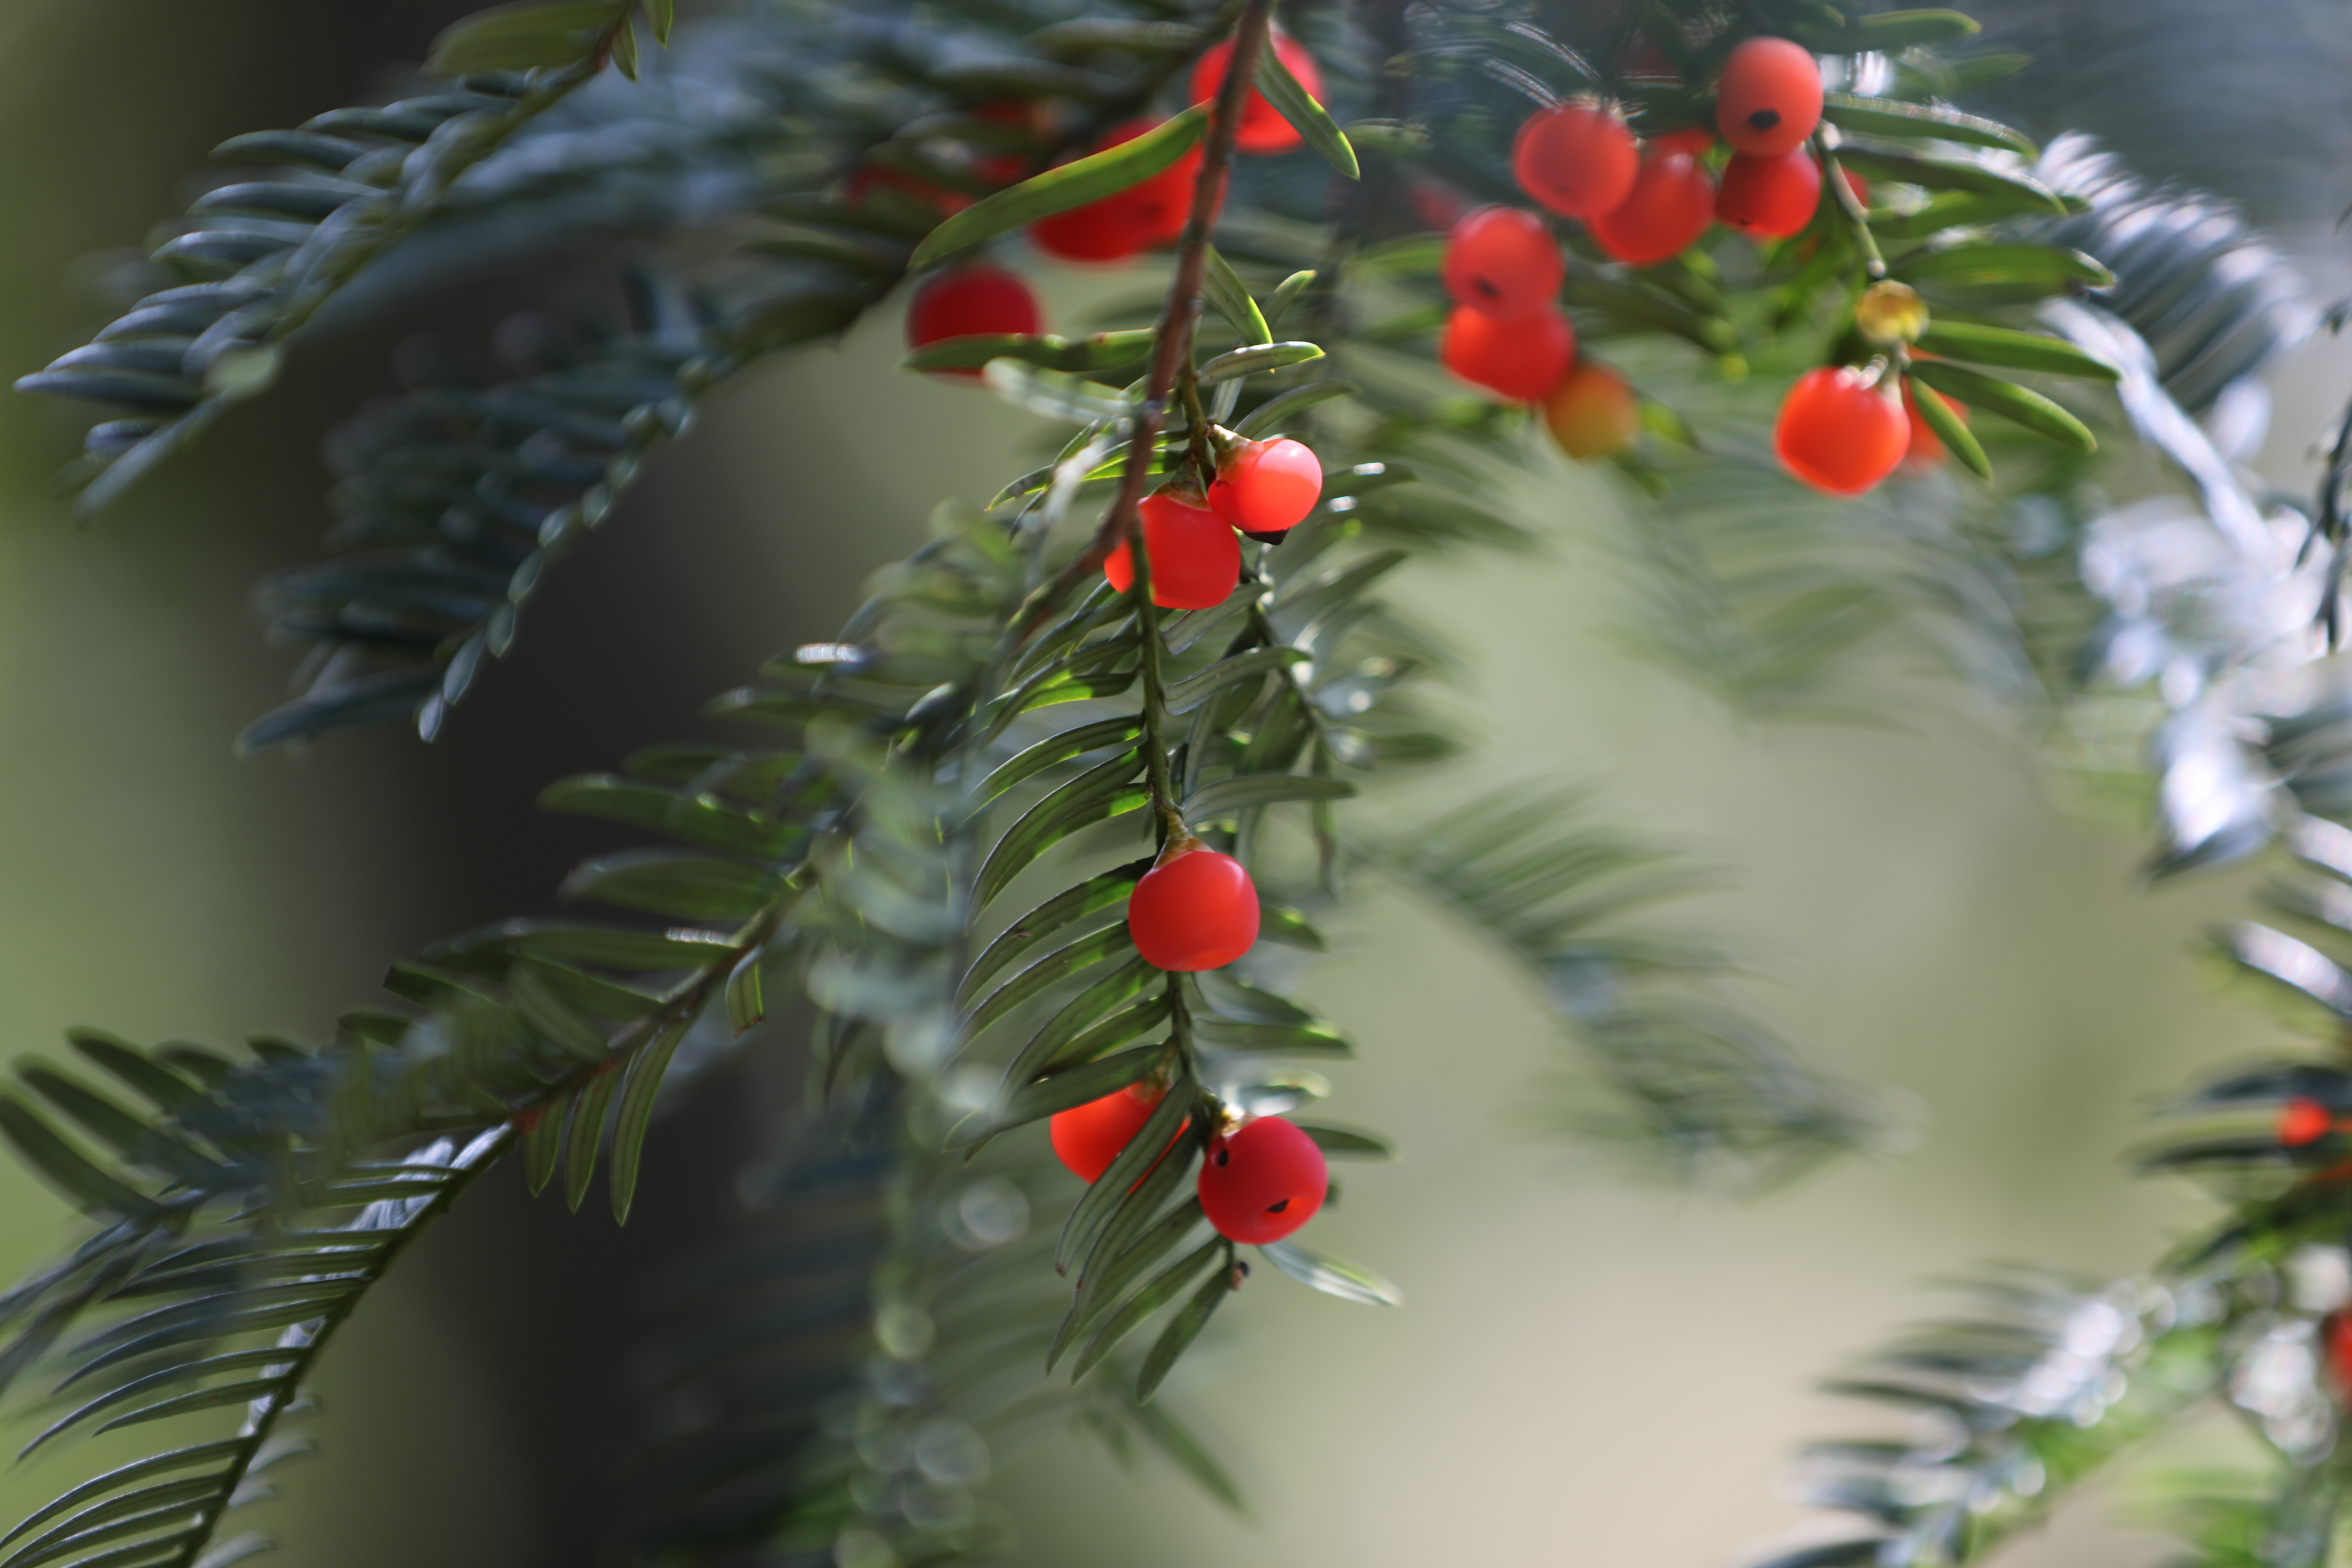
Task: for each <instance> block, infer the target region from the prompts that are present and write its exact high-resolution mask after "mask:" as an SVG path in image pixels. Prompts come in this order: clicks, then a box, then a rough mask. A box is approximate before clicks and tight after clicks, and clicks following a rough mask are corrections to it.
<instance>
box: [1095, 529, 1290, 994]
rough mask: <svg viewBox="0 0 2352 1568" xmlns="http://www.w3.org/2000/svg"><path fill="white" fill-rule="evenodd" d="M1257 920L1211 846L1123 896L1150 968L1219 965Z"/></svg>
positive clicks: (1161, 868) (1240, 876)
mask: <svg viewBox="0 0 2352 1568" xmlns="http://www.w3.org/2000/svg"><path fill="white" fill-rule="evenodd" d="M1219 526H1221V527H1222V526H1223V525H1222V524H1220V525H1219ZM1228 537H1231V536H1230V535H1228ZM1257 921H1258V910H1257V885H1256V884H1255V883H1254V882H1252V881H1251V880H1250V874H1249V872H1248V871H1247V870H1245V869H1244V868H1243V866H1242V863H1241V862H1240V861H1238V860H1236V859H1234V858H1233V857H1232V856H1230V855H1220V854H1218V853H1217V852H1216V851H1215V850H1213V849H1203V848H1193V849H1189V850H1186V851H1185V852H1183V853H1182V854H1180V855H1177V856H1175V857H1174V858H1171V859H1163V860H1162V861H1160V864H1159V865H1157V866H1154V867H1153V868H1151V869H1150V870H1149V871H1146V872H1145V873H1144V874H1143V876H1142V879H1140V880H1139V881H1138V882H1137V883H1136V884H1135V891H1134V892H1132V893H1129V895H1128V898H1127V930H1128V934H1129V936H1131V937H1133V938H1134V939H1135V951H1136V952H1139V953H1141V954H1142V955H1143V961H1144V962H1145V963H1149V964H1150V965H1151V966H1152V967H1153V968H1155V969H1171V970H1180V971H1184V972H1188V973H1189V972H1192V971H1195V970H1202V969H1223V967H1224V966H1225V965H1226V964H1228V963H1232V962H1233V961H1234V959H1236V958H1239V957H1240V956H1241V955H1242V954H1243V953H1245V952H1248V951H1249V950H1250V948H1251V946H1252V945H1253V944H1254V943H1255V942H1256V941H1257Z"/></svg>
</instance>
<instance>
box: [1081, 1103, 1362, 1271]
mask: <svg viewBox="0 0 2352 1568" xmlns="http://www.w3.org/2000/svg"><path fill="white" fill-rule="evenodd" d="M1167 1093H1168V1090H1167V1089H1166V1087H1165V1086H1164V1085H1161V1084H1158V1083H1154V1082H1151V1081H1149V1080H1147V1081H1145V1082H1143V1083H1139V1084H1133V1085H1130V1086H1129V1087H1128V1088H1126V1089H1118V1090H1115V1091H1113V1092H1112V1093H1109V1094H1107V1095H1105V1096H1103V1097H1102V1098H1101V1099H1100V1100H1095V1101H1093V1102H1091V1103H1089V1104H1087V1105H1081V1106H1078V1107H1076V1109H1074V1110H1065V1111H1063V1112H1062V1113H1061V1114H1059V1115H1058V1116H1055V1118H1054V1119H1053V1121H1051V1122H1050V1123H1049V1124H1048V1131H1049V1133H1050V1136H1051V1137H1052V1139H1053V1143H1054V1152H1055V1155H1056V1156H1057V1157H1058V1158H1059V1159H1060V1160H1061V1162H1062V1163H1063V1164H1065V1165H1066V1166H1068V1167H1069V1169H1070V1171H1071V1173H1073V1174H1075V1175H1076V1176H1077V1178H1078V1179H1079V1180H1080V1181H1083V1182H1087V1183H1089V1184H1091V1183H1093V1182H1096V1181H1098V1180H1100V1179H1101V1176H1102V1173H1104V1172H1105V1171H1107V1170H1108V1169H1109V1168H1110V1163H1111V1162H1112V1161H1113V1160H1116V1159H1118V1155H1119V1152H1120V1151H1121V1150H1123V1149H1125V1148H1126V1147H1127V1146H1128V1144H1129V1142H1133V1141H1134V1138H1135V1135H1136V1134H1137V1133H1138V1132H1140V1131H1143V1124H1144V1123H1145V1122H1146V1121H1150V1119H1151V1113H1152V1112H1153V1111H1154V1110H1158V1109H1159V1107H1160V1100H1163V1099H1165V1098H1166V1096H1167ZM1190 1124H1191V1123H1190V1121H1187V1123H1186V1125H1187V1126H1189V1125H1190ZM1181 1136H1182V1129H1181V1128H1180V1129H1178V1131H1177V1137H1179V1138H1181ZM1176 1141H1177V1140H1176V1138H1171V1139H1170V1140H1169V1143H1168V1147H1169V1148H1170V1149H1173V1148H1174V1147H1175V1146H1176ZM1166 1153H1167V1151H1166V1150H1162V1151H1161V1156H1162V1157H1163V1158H1164V1157H1165V1156H1166ZM1138 1180H1140V1178H1138ZM1197 1188H1198V1191H1199V1193H1200V1194H1201V1212H1202V1215H1206V1216H1207V1218H1208V1221H1209V1224H1210V1225H1211V1226H1213V1227H1214V1228H1215V1230H1216V1232H1217V1234H1218V1235H1220V1236H1223V1237H1228V1238H1230V1239H1232V1240H1234V1241H1239V1242H1244V1243H1247V1244H1249V1245H1251V1246H1256V1247H1263V1246H1264V1245H1265V1244H1266V1243H1267V1242H1269V1241H1280V1240H1281V1239H1282V1238H1283V1237H1286V1236H1288V1235H1290V1234H1292V1233H1293V1232H1294V1231H1296V1230H1297V1229H1298V1227H1299V1226H1303V1225H1305V1224H1306V1223H1307V1221H1308V1220H1310V1219H1313V1218H1314V1217H1315V1215H1316V1214H1317V1212H1318V1210H1320V1209H1321V1208H1322V1207H1323V1200H1324V1198H1325V1197H1326V1196H1327V1195H1328V1194H1329V1193H1330V1190H1331V1174H1330V1170H1329V1167H1328V1165H1327V1163H1325V1161H1324V1158H1323V1151H1322V1150H1321V1149H1319V1148H1318V1147H1317V1146H1316V1143H1315V1140H1314V1139H1312V1138H1310V1137H1308V1136H1307V1134H1306V1133H1305V1132H1303V1131H1299V1129H1298V1128H1297V1126H1296V1125H1294V1124H1293V1123H1291V1122H1289V1121H1285V1120H1284V1119H1283V1118H1281V1117H1279V1116H1261V1117H1257V1118H1255V1119H1253V1120H1251V1121H1244V1122H1243V1123H1242V1124H1241V1125H1240V1126H1239V1127H1237V1128H1235V1129H1234V1130H1233V1131H1230V1132H1223V1133H1220V1134H1219V1135H1218V1136H1217V1137H1215V1138H1213V1139H1211V1140H1210V1141H1209V1149H1208V1154H1207V1157H1206V1158H1205V1159H1203V1160H1202V1162H1201V1174H1200V1178H1199V1181H1198V1183H1197Z"/></svg>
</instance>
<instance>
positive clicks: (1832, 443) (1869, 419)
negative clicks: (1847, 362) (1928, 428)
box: [1772, 365, 1911, 496]
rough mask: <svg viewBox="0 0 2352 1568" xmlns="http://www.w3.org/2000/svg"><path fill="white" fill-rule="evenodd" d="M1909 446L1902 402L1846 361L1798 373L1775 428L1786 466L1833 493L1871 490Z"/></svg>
mask: <svg viewBox="0 0 2352 1568" xmlns="http://www.w3.org/2000/svg"><path fill="white" fill-rule="evenodd" d="M1910 445H1911V422H1910V421H1909V420H1908V419H1906V418H1905V417H1904V415H1903V405H1901V404H1899V403H1897V402H1896V401H1895V399H1894V398H1893V397H1891V396H1889V395H1887V394H1886V393H1885V392H1884V391H1882V390H1881V389H1880V388H1878V387H1876V386H1874V385H1873V384H1870V383H1869V382H1868V381H1867V380H1866V379H1864V376H1863V374H1862V373H1861V372H1859V371H1856V370H1852V369H1849V368H1847V367H1845V366H1843V365H1823V366H1822V367H1821V368H1820V369H1818V370H1809V371H1807V372H1806V373H1805V374H1802V375H1801V376H1799V377H1798V378H1797V384H1796V385H1794V386H1792V387H1790V389H1789V395H1788V396H1787V397H1785V398H1783V399H1782V400H1781V402H1780V419H1779V420H1778V422H1777V423H1775V424H1774V426H1773V427H1772V450H1773V451H1774V452H1775V453H1776V454H1778V455H1779V457H1780V465H1781V467H1783V468H1787V469H1788V470H1789V472H1790V473H1791V474H1794V475H1795V476H1796V477H1797V478H1799V479H1802V480H1804V482H1805V483H1807V484H1809V485H1811V486H1812V487H1813V488H1814V489H1817V490H1822V491H1826V492H1827V493H1829V494H1831V495H1833V496H1858V495H1860V494H1862V493H1863V492H1864V490H1867V489H1870V488H1871V487H1873V486H1874V485H1875V484H1877V483H1878V481H1879V480H1881V479H1885V477H1886V476H1887V475H1889V474H1891V473H1893V472H1894V471H1895V464H1897V463H1899V462H1901V461H1902V460H1903V454H1904V452H1905V451H1906V449H1907V448H1908V447H1910Z"/></svg>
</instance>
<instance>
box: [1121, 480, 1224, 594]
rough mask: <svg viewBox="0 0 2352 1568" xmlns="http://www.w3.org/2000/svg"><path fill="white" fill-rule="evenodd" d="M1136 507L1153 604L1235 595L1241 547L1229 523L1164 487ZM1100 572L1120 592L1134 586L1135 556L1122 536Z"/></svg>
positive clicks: (1124, 591)
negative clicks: (1147, 559) (1149, 565)
mask: <svg viewBox="0 0 2352 1568" xmlns="http://www.w3.org/2000/svg"><path fill="white" fill-rule="evenodd" d="M1136 510H1137V512H1138V514H1139V516H1140V517H1141V519H1142V521H1143V548H1144V551H1145V552H1146V553H1147V554H1148V555H1149V557H1150V562H1151V602H1152V603H1153V604H1155V605H1159V606H1160V608H1162V609H1167V610H1205V609H1208V608H1209V607H1210V606H1211V605H1222V604H1223V603H1224V602H1225V601H1226V600H1227V599H1229V598H1231V597H1232V596H1233V592H1234V588H1235V587H1236V586H1237V585H1239V584H1240V583H1241V580H1242V547H1241V542H1240V541H1239V540H1237V539H1235V538H1234V531H1233V527H1232V525H1231V524H1229V523H1227V522H1226V521H1225V520H1224V519H1223V518H1221V517H1219V516H1218V515H1217V514H1216V513H1215V512H1213V511H1211V510H1208V509H1207V508H1206V507H1199V506H1194V505H1193V504H1192V502H1190V501H1187V500H1180V499H1179V498H1178V497H1176V496H1174V495H1172V494H1171V493H1170V492H1169V491H1167V490H1161V491H1160V492H1159V493H1158V494H1157V495H1148V496H1146V497H1144V498H1143V501H1142V504H1141V505H1140V506H1139V507H1138V508H1137V509H1136ZM1103 575H1104V576H1105V577H1108V578H1109V579H1110V585H1111V586H1112V587H1113V588H1116V589H1117V590H1118V591H1119V592H1120V593H1122V594H1124V593H1126V592H1127V591H1128V589H1129V587H1131V586H1133V584H1134V583H1135V558H1134V555H1133V553H1132V552H1131V551H1130V550H1129V546H1128V544H1127V542H1125V541H1124V540H1122V541H1120V542H1119V546H1118V549H1116V550H1114V551H1112V552H1110V556H1109V558H1108V560H1106V561H1104V563H1103Z"/></svg>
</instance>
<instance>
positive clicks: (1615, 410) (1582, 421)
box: [1543, 361, 1642, 460]
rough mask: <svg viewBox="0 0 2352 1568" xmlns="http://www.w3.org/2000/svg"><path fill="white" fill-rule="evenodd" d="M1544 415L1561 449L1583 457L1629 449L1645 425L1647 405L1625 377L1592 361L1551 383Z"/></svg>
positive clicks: (1547, 425) (1579, 457) (1589, 457)
mask: <svg viewBox="0 0 2352 1568" xmlns="http://www.w3.org/2000/svg"><path fill="white" fill-rule="evenodd" d="M1543 416H1544V427H1545V428H1546V429H1548V430H1549V431H1550V432H1551V438H1552V439H1553V440H1554V441H1557V442H1558V443H1559V449H1560V450H1561V451H1563V452H1566V453H1567V454H1568V455H1569V456H1570V457H1571V458H1578V459H1580V460H1589V459H1591V458H1605V457H1608V456H1609V455H1610V454H1611V453H1612V452H1622V451H1623V450H1624V449H1625V448H1626V447H1630V446H1632V445H1633V437H1635V436H1636V435H1637V434H1639V433H1640V431H1641V428H1642V410H1641V407H1640V405H1638V404H1637V403H1636V402H1635V401H1634V397H1633V388H1632V387H1631V386H1628V385H1627V384H1625V378H1624V377H1623V376H1622V375H1619V374H1617V373H1616V372H1615V371H1613V370H1611V369H1610V368H1609V367H1608V366H1607V365H1605V364H1594V363H1591V362H1590V361H1587V362H1585V363H1582V364H1580V365H1578V366H1577V367H1576V368H1575V369H1574V370H1572V371H1570V372H1569V373H1568V374H1567V376H1566V377H1565V378H1564V379H1562V380H1561V382H1560V384H1559V385H1558V386H1555V387H1553V388H1552V389H1551V392H1550V394H1549V395H1548V396H1546V397H1545V399H1544V403H1543Z"/></svg>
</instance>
